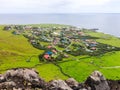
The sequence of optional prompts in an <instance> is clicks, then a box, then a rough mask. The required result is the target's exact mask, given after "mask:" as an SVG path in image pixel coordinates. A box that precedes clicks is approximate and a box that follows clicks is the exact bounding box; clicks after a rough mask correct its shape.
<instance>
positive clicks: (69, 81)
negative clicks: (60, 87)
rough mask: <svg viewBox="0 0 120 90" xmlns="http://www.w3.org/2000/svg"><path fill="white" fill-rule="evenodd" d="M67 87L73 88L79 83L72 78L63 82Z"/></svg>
mask: <svg viewBox="0 0 120 90" xmlns="http://www.w3.org/2000/svg"><path fill="white" fill-rule="evenodd" d="M65 82H66V83H67V84H68V86H69V87H71V88H75V87H78V85H79V83H78V82H77V81H76V80H75V79H74V78H69V79H68V80H66V81H65Z"/></svg>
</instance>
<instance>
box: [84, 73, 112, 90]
mask: <svg viewBox="0 0 120 90" xmlns="http://www.w3.org/2000/svg"><path fill="white" fill-rule="evenodd" d="M85 84H86V85H88V86H90V87H91V89H92V90H110V87H109V85H108V82H107V80H106V79H105V77H104V76H103V75H102V74H101V73H100V72H99V71H94V72H93V73H92V74H91V75H90V76H89V77H88V78H87V80H86V82H85Z"/></svg>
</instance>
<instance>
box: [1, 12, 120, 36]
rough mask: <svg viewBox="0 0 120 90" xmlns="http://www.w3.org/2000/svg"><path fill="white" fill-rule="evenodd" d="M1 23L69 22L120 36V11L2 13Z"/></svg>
mask: <svg viewBox="0 0 120 90" xmlns="http://www.w3.org/2000/svg"><path fill="white" fill-rule="evenodd" d="M0 24H67V25H74V26H77V27H80V28H89V29H90V28H98V29H99V31H100V32H104V33H107V34H111V35H114V36H117V37H120V14H119V13H81V14H0Z"/></svg>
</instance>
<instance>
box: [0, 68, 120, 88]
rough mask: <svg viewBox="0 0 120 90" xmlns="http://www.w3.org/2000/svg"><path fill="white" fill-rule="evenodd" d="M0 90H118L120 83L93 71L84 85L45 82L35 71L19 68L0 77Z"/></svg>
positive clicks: (61, 81) (68, 82) (67, 82)
mask: <svg viewBox="0 0 120 90" xmlns="http://www.w3.org/2000/svg"><path fill="white" fill-rule="evenodd" d="M0 90H120V81H112V80H106V79H105V77H104V76H103V75H102V74H101V73H100V72H99V71H94V72H93V73H92V74H91V75H90V76H89V77H88V78H87V80H86V81H85V83H78V82H77V81H76V80H75V79H73V78H69V79H68V80H65V81H64V80H60V79H59V80H52V81H49V82H45V81H44V80H43V79H42V78H40V77H39V74H38V72H36V71H35V70H33V69H28V68H26V69H24V68H19V69H12V70H8V71H7V72H6V73H5V74H3V75H0Z"/></svg>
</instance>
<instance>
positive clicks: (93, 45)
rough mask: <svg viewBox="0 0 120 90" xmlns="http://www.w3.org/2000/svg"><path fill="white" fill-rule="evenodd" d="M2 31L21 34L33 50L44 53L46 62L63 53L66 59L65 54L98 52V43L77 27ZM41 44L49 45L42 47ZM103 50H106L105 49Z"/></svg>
mask: <svg viewBox="0 0 120 90" xmlns="http://www.w3.org/2000/svg"><path fill="white" fill-rule="evenodd" d="M3 29H4V30H13V32H12V33H13V34H15V35H19V34H23V35H24V36H25V37H26V38H28V41H29V42H30V43H31V44H32V45H33V46H34V47H35V48H37V49H42V50H44V51H45V52H44V53H43V55H42V58H44V59H45V60H48V61H51V60H55V59H56V58H58V56H60V55H62V53H63V52H64V53H66V54H65V55H63V56H65V57H66V56H68V55H67V54H72V55H82V54H83V53H84V54H86V55H87V54H89V53H94V52H96V51H98V50H100V48H99V49H98V46H99V43H97V42H96V41H95V39H94V40H93V39H92V38H91V37H89V35H87V34H86V33H85V32H84V30H81V29H80V28H77V27H72V26H66V27H51V26H50V27H39V26H38V27H36V26H30V25H9V26H4V28H3ZM93 31H96V29H94V30H93ZM43 42H46V43H48V44H50V45H44V44H43ZM46 47H47V48H46ZM53 47H54V48H53ZM56 47H60V48H63V49H62V50H63V51H62V52H61V53H60V52H59V51H60V50H58V49H56ZM105 48H106V49H107V47H105ZM101 50H102V49H101ZM60 57H61V56H60Z"/></svg>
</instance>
